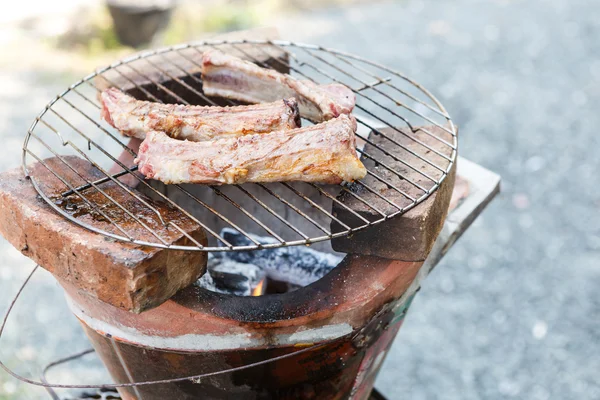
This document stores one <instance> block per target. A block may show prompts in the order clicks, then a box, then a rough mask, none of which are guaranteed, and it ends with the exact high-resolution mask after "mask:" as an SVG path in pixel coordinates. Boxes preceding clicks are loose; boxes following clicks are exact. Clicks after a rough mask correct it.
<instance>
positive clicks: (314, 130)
mask: <svg viewBox="0 0 600 400" xmlns="http://www.w3.org/2000/svg"><path fill="white" fill-rule="evenodd" d="M355 131H356V121H355V120H354V117H352V116H348V115H341V116H340V117H338V118H335V119H332V120H330V121H327V122H324V123H322V124H318V125H313V126H310V127H306V128H301V129H294V130H290V131H279V132H273V133H271V134H269V135H246V136H241V137H238V138H227V139H220V140H215V141H208V142H198V143H192V142H186V141H181V140H175V139H171V138H170V137H168V136H167V135H165V134H164V133H162V132H157V131H154V132H148V134H147V135H146V140H144V141H143V142H142V144H141V146H140V150H139V152H138V158H137V159H136V160H135V163H136V164H138V165H139V170H140V172H141V173H142V174H144V175H145V176H146V178H152V179H156V180H159V181H162V182H164V183H168V184H171V183H187V182H191V183H208V184H223V183H227V184H238V183H244V182H275V181H305V182H321V183H340V182H342V181H354V180H356V179H360V178H363V177H364V176H365V174H366V172H367V171H366V169H365V167H364V165H363V164H362V162H361V161H360V160H359V159H358V157H357V155H356V150H355V135H354V132H355Z"/></svg>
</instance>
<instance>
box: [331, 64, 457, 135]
mask: <svg viewBox="0 0 600 400" xmlns="http://www.w3.org/2000/svg"><path fill="white" fill-rule="evenodd" d="M331 54H332V55H333V56H334V57H335V58H336V59H337V60H340V61H341V62H343V63H345V64H349V65H350V66H351V67H354V68H356V69H358V70H359V71H360V72H363V73H365V74H367V75H370V76H371V77H372V78H374V79H376V80H377V82H378V83H379V84H384V85H386V86H387V87H390V88H392V89H394V90H395V91H397V92H399V93H401V94H403V95H404V96H406V97H408V98H409V99H411V100H413V101H416V102H417V103H419V104H421V105H423V106H425V107H427V108H428V109H429V110H431V111H433V112H434V113H436V114H438V115H439V116H441V117H444V118H446V120H448V119H450V117H449V116H448V115H447V114H446V113H443V112H441V111H440V110H438V109H437V108H434V107H432V106H431V105H430V104H429V103H426V102H424V101H423V100H421V99H419V98H417V97H415V96H413V95H412V94H410V93H408V92H405V91H404V90H402V89H400V88H398V87H397V86H395V85H392V84H390V83H389V82H390V78H385V79H384V78H381V77H379V76H377V75H375V74H373V73H372V72H371V71H369V70H367V69H366V68H363V67H361V66H360V65H357V64H352V63H351V62H350V61H348V60H346V59H345V58H343V57H340V56H339V55H338V54H335V53H331ZM365 89H366V88H365ZM361 90H364V89H361ZM396 104H397V103H396ZM449 145H450V146H453V145H452V144H449Z"/></svg>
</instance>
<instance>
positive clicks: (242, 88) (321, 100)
mask: <svg viewBox="0 0 600 400" xmlns="http://www.w3.org/2000/svg"><path fill="white" fill-rule="evenodd" d="M202 90H203V91H204V93H206V94H207V95H209V96H221V97H226V98H229V99H235V100H239V101H244V102H247V103H264V102H271V101H275V100H277V99H281V98H290V97H295V98H296V99H297V100H298V105H299V108H300V115H301V116H302V117H304V118H306V119H309V120H311V121H314V122H321V121H327V120H329V119H331V118H336V117H338V116H339V115H341V114H350V113H351V112H352V109H353V108H354V104H355V101H356V97H355V95H354V93H353V92H352V90H350V89H349V88H348V87H346V86H344V85H341V84H336V83H333V84H328V85H319V84H316V83H314V82H312V81H309V80H297V79H295V78H294V77H292V76H290V75H287V74H282V73H280V72H278V71H275V70H273V69H267V68H261V67H259V66H258V65H256V64H253V63H251V62H249V61H245V60H242V59H240V58H237V57H235V56H232V55H229V54H225V53H223V52H221V51H219V50H207V51H205V52H204V53H203V55H202Z"/></svg>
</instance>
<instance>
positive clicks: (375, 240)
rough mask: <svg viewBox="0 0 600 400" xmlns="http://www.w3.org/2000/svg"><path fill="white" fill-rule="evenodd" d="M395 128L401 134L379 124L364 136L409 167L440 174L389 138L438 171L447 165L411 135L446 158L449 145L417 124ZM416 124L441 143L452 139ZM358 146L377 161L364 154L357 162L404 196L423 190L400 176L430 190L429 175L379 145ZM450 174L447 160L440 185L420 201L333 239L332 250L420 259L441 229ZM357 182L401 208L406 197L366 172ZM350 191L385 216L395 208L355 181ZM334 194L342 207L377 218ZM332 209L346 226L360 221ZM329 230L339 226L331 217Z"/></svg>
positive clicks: (347, 197) (350, 199) (346, 196)
mask: <svg viewBox="0 0 600 400" xmlns="http://www.w3.org/2000/svg"><path fill="white" fill-rule="evenodd" d="M398 129H399V130H402V131H403V132H404V133H405V134H402V133H400V132H398V130H395V129H392V128H384V129H379V130H378V131H379V132H381V133H382V134H378V133H377V132H371V134H370V135H369V140H370V141H371V142H372V143H374V144H376V145H377V146H379V147H381V148H382V149H384V150H386V152H388V153H390V154H393V155H394V156H395V157H396V158H397V159H400V160H403V161H405V162H407V163H408V164H410V165H412V166H415V167H416V169H417V170H418V171H420V172H422V173H424V174H426V175H428V176H430V177H431V178H434V179H436V180H437V179H439V178H440V177H441V176H442V172H441V171H439V170H438V169H436V168H435V167H433V166H431V165H429V164H428V163H427V162H425V161H423V160H420V159H419V158H418V157H415V156H414V155H412V154H410V153H409V152H408V151H406V150H404V149H402V148H401V147H399V146H398V145H396V144H394V143H392V141H391V140H393V141H395V142H397V143H400V144H401V145H402V146H404V147H405V148H406V149H409V150H411V151H412V152H414V153H417V154H419V155H421V156H423V157H424V158H426V159H427V160H429V161H431V162H432V163H434V164H435V165H437V166H439V167H441V168H442V169H444V170H446V169H447V168H448V165H449V161H448V160H446V159H444V158H443V157H441V156H439V155H437V154H435V153H434V152H432V151H431V150H429V149H427V148H425V147H424V146H422V145H421V144H419V143H417V142H416V141H414V140H412V139H411V137H412V138H414V139H417V140H418V141H420V142H422V143H425V144H427V145H428V146H429V147H431V148H433V149H435V150H436V151H438V152H440V153H441V154H444V155H446V156H448V157H450V156H451V154H452V149H451V148H450V146H447V145H446V144H444V143H442V142H440V141H439V140H436V139H435V138H433V137H431V136H430V135H428V134H426V133H425V132H424V131H422V130H420V129H419V130H417V131H416V132H410V130H408V129H400V128H398ZM422 129H426V130H427V131H428V132H430V133H432V134H433V135H435V136H437V137H439V138H442V139H444V140H446V141H447V142H451V140H452V137H451V135H450V134H448V133H447V132H445V131H444V130H443V129H441V128H438V127H436V126H427V127H424V128H422ZM390 139H391V140H390ZM364 151H365V152H366V153H367V154H369V155H371V156H372V157H374V158H375V159H378V160H380V162H381V164H380V165H376V163H375V162H374V161H373V160H371V159H370V158H366V157H364V158H363V163H364V164H365V167H367V169H368V170H369V171H371V172H373V173H375V174H377V176H379V177H381V178H384V179H385V180H386V181H388V182H389V183H391V184H392V185H393V186H395V187H396V188H398V189H400V190H402V191H403V192H405V193H406V194H408V195H409V196H411V197H413V198H415V199H416V198H419V197H421V196H422V195H423V193H424V192H423V191H422V190H421V189H419V188H417V187H416V186H414V185H412V184H411V183H409V182H408V181H407V180H406V179H409V180H411V181H412V182H415V183H417V184H419V185H420V186H422V187H423V188H424V189H430V188H432V187H433V186H434V182H433V181H432V180H430V179H428V178H427V177H425V176H423V175H421V174H420V173H419V172H417V171H415V170H413V169H411V168H409V167H407V166H406V165H404V164H402V163H401V162H399V161H397V160H395V159H394V158H393V157H391V156H389V155H386V154H385V153H384V152H383V151H382V150H379V149H377V148H376V147H375V146H373V145H372V144H369V143H367V144H366V145H365V148H364ZM383 165H386V166H388V167H390V168H391V169H393V170H394V171H396V172H399V173H400V175H402V176H403V177H404V178H406V179H402V178H400V177H399V176H398V175H396V174H394V173H393V172H391V171H389V170H388V169H386V168H385V167H384V166H383ZM455 175H456V163H455V164H454V165H453V167H452V169H451V170H450V172H449V174H448V176H447V177H446V179H445V180H444V182H442V184H441V185H440V187H439V188H438V189H437V190H436V191H435V192H434V193H433V194H432V195H431V196H430V197H429V198H428V199H426V200H425V201H424V202H422V203H421V204H419V205H417V206H416V207H415V208H413V209H411V210H410V211H408V212H406V213H405V214H403V215H400V216H397V217H394V218H391V219H389V220H387V221H383V222H381V223H379V224H377V225H374V226H372V227H369V228H367V229H365V230H363V231H358V232H356V233H354V234H353V235H350V236H345V237H341V238H337V239H333V240H332V247H333V249H334V250H335V251H340V252H346V253H356V254H363V255H374V256H378V257H384V258H389V259H394V260H402V261H423V260H425V258H426V257H427V254H429V251H430V250H431V247H432V246H433V243H434V241H435V239H436V237H437V235H438V233H439V232H440V229H441V228H442V225H443V223H444V219H445V217H446V214H447V212H448V205H449V203H450V198H451V196H452V189H453V187H454V179H455ZM363 182H364V183H366V184H367V185H368V186H369V187H371V188H372V189H374V190H375V191H376V192H378V193H381V194H382V195H383V196H385V197H387V198H388V199H390V200H391V201H392V202H394V203H395V204H396V205H398V206H399V207H405V206H407V205H408V204H410V203H411V202H412V201H411V200H409V199H408V198H407V197H405V196H404V195H402V194H401V193H399V192H398V191H397V190H395V189H393V188H390V187H388V186H387V185H386V184H385V183H382V182H381V181H379V180H377V179H376V178H375V177H374V176H373V175H367V177H365V178H364V179H363ZM351 190H353V191H354V192H356V193H358V194H360V196H361V197H362V198H363V199H365V200H367V204H369V205H372V206H374V207H375V208H377V209H378V210H380V211H382V212H383V213H385V214H386V215H387V214H390V213H393V212H396V211H398V208H396V207H394V206H393V205H391V204H389V203H387V202H385V201H384V200H382V199H381V198H379V197H378V196H376V195H374V194H373V193H371V192H369V191H367V190H366V189H364V187H363V186H361V185H353V187H352V188H351ZM338 198H339V199H340V200H341V201H342V202H343V203H344V204H345V205H346V206H348V207H349V208H351V209H352V210H353V211H355V212H357V213H359V214H360V215H361V216H363V217H364V218H366V219H367V220H369V221H376V220H379V219H381V214H379V213H378V212H376V211H375V210H373V209H372V208H369V206H367V205H366V204H365V203H363V202H360V201H358V200H356V198H354V197H352V196H351V195H349V194H347V193H343V194H341V195H340V196H339V197H338ZM333 214H334V215H336V216H337V217H338V218H339V219H340V220H341V221H343V222H345V223H347V224H348V225H349V226H359V225H360V224H361V221H360V220H359V219H358V217H356V216H355V215H353V214H352V213H350V211H348V210H347V209H345V208H343V207H341V206H340V205H338V204H334V206H333ZM332 231H334V232H336V231H340V226H339V224H337V223H335V221H334V222H333V223H332Z"/></svg>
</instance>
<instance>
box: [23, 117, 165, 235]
mask: <svg viewBox="0 0 600 400" xmlns="http://www.w3.org/2000/svg"><path fill="white" fill-rule="evenodd" d="M40 122H42V123H43V124H45V125H46V126H47V127H48V128H49V129H51V130H52V131H53V132H54V133H56V134H57V135H58V137H59V138H60V139H61V140H63V138H62V136H61V134H60V133H59V132H58V131H57V130H56V129H55V128H54V127H53V126H52V125H50V124H49V123H48V122H46V121H44V120H43V119H40ZM33 136H34V137H35V138H36V139H37V140H38V141H39V142H40V143H41V144H42V145H43V146H44V147H46V148H47V149H48V150H49V151H50V152H51V153H52V154H54V155H55V156H56V157H58V158H59V159H60V160H61V161H62V162H63V163H64V164H65V165H66V166H67V167H68V168H69V169H70V170H71V171H73V172H74V173H75V174H77V176H79V177H80V178H81V179H82V180H83V181H85V182H86V184H87V185H90V186H91V187H93V188H94V189H96V190H97V191H98V192H99V193H101V194H102V195H103V196H104V197H105V198H107V199H108V200H109V201H110V202H111V203H113V204H115V205H116V206H117V207H118V208H119V209H121V210H123V211H124V212H125V213H126V214H127V215H129V217H131V218H132V219H133V220H134V221H135V222H137V223H138V224H140V225H141V226H142V227H143V228H144V229H146V230H147V231H148V232H150V234H152V235H153V236H154V237H156V238H157V239H158V240H160V241H161V242H163V244H164V245H168V243H167V242H166V241H164V239H162V238H161V237H160V236H159V235H158V234H157V233H156V232H155V231H154V230H153V229H151V228H150V227H148V226H147V225H146V224H145V223H144V222H142V221H141V220H140V219H139V218H138V217H136V216H135V215H134V214H133V213H131V211H129V210H127V209H126V208H125V207H123V205H121V203H119V202H118V201H116V200H115V199H113V198H112V197H111V196H109V195H108V194H107V193H106V192H105V191H104V190H102V189H100V188H99V187H98V186H97V185H96V184H94V183H93V182H90V181H89V179H87V178H85V177H84V176H83V175H81V174H80V173H79V172H78V171H77V170H76V169H75V168H74V167H73V166H72V165H71V164H69V163H68V162H67V161H65V160H64V159H63V158H62V157H60V156H59V154H58V153H56V152H55V151H54V150H53V149H52V148H51V147H50V146H49V145H48V144H47V143H46V142H45V141H44V140H42V139H40V138H39V137H38V136H37V135H33ZM66 145H69V146H70V147H71V148H73V149H74V150H75V151H77V152H78V153H79V154H80V155H81V156H82V157H84V158H85V159H86V160H87V161H89V162H90V163H91V164H92V165H93V166H94V167H96V168H97V169H98V170H100V172H102V173H103V174H105V175H107V176H108V177H109V178H111V180H112V181H113V182H115V183H116V184H117V185H119V187H121V189H123V190H125V191H126V192H127V194H129V195H130V196H132V197H133V198H135V199H136V200H137V201H139V202H140V203H142V204H143V205H144V206H146V207H147V208H148V209H150V210H151V211H152V212H153V213H154V214H155V215H156V216H157V217H158V220H159V221H160V222H161V223H162V224H163V225H166V223H165V221H164V220H163V218H162V216H161V215H160V212H159V211H158V210H156V209H155V208H154V207H152V206H151V205H150V204H148V203H147V202H146V201H144V200H143V199H141V198H140V197H139V196H138V195H136V194H135V193H133V192H132V191H131V190H129V189H128V188H127V187H125V186H124V185H123V184H122V183H121V182H119V181H118V180H117V179H114V178H112V177H110V176H109V175H108V173H107V172H106V171H104V170H103V169H102V168H101V167H100V166H99V165H98V164H96V163H95V162H94V161H93V160H90V158H89V157H88V156H87V155H86V154H85V153H84V152H83V151H81V149H80V148H79V147H77V146H76V145H74V144H73V142H71V141H66V142H65V141H64V140H63V146H66Z"/></svg>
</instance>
